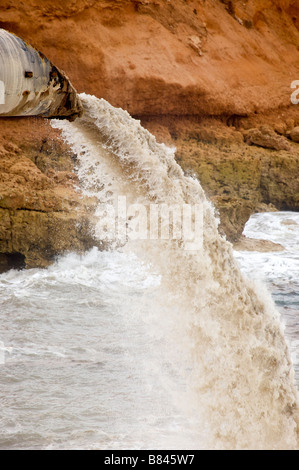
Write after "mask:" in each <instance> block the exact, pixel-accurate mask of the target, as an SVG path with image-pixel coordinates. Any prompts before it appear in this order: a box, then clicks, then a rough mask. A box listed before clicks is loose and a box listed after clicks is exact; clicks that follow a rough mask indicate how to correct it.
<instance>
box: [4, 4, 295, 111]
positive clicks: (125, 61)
mask: <svg viewBox="0 0 299 470" xmlns="http://www.w3.org/2000/svg"><path fill="white" fill-rule="evenodd" d="M0 26H1V27H3V28H5V29H8V30H10V31H12V32H15V33H17V34H19V35H20V36H22V37H23V38H25V39H26V40H28V41H29V42H31V43H32V44H33V45H34V46H36V47H37V48H38V49H40V50H41V51H42V52H43V53H44V54H45V55H46V56H47V57H48V58H49V59H50V60H52V62H53V63H55V64H56V65H57V66H58V67H60V68H61V69H62V70H64V71H65V72H66V73H67V75H68V76H69V77H70V79H71V81H72V83H73V84H74V86H75V87H76V88H77V89H78V91H80V92H83V91H84V92H86V93H91V94H95V95H96V96H98V97H103V98H105V99H107V100H108V101H109V102H110V103H111V104H113V105H114V106H121V107H123V108H125V109H127V110H128V111H129V112H130V113H131V114H133V115H155V114H159V115H161V114H171V115H173V114H175V115H194V114H195V115H198V114H214V115H219V114H226V115H248V114H250V113H254V112H262V111H264V110H266V109H275V108H277V107H281V106H288V105H289V104H290V93H291V91H290V84H291V82H292V81H293V80H296V79H299V50H298V48H299V31H298V26H299V1H298V0H232V1H229V0H113V1H95V0H73V1H65V2H61V1H58V0H51V1H50V0H43V2H40V1H39V0H28V1H26V2H21V1H16V0H1V5H0Z"/></svg>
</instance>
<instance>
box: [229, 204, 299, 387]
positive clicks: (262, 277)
mask: <svg viewBox="0 0 299 470" xmlns="http://www.w3.org/2000/svg"><path fill="white" fill-rule="evenodd" d="M244 235H246V236H247V237H248V238H253V239H257V240H270V241H272V242H274V243H279V244H280V245H281V246H282V250H281V251H272V252H271V251H268V252H264V253H263V252H258V251H250V252H249V251H243V252H236V253H235V256H236V257H237V259H238V260H239V262H240V265H241V269H242V271H243V272H244V273H245V274H246V275H247V276H248V277H249V278H251V279H253V280H255V281H257V282H258V283H260V285H266V286H267V288H268V289H269V291H270V292H271V293H272V296H273V299H274V301H275V303H276V305H277V308H278V309H279V311H280V313H281V316H282V322H283V323H284V325H285V334H286V337H287V341H288V344H289V347H290V351H291V354H292V361H293V364H294V368H295V372H296V383H297V387H298V388H299V213H298V212H270V213H261V214H254V215H253V216H251V218H250V220H249V221H248V222H247V224H246V226H245V229H244Z"/></svg>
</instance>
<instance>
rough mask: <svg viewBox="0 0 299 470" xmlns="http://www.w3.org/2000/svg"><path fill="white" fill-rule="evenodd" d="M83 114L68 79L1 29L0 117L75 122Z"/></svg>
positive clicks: (21, 41)
mask: <svg viewBox="0 0 299 470" xmlns="http://www.w3.org/2000/svg"><path fill="white" fill-rule="evenodd" d="M82 114H83V107H82V104H81V101H80V98H79V97H78V95H77V92H76V90H75V89H74V87H73V86H72V84H71V83H70V81H69V79H68V78H67V76H66V75H65V74H64V73H63V72H62V71H61V70H59V69H57V68H56V67H55V66H54V65H53V64H52V63H51V62H50V61H49V60H48V59H47V58H46V57H45V56H44V55H43V54H42V53H41V52H39V51H37V50H36V49H34V48H33V47H32V46H31V45H30V44H27V43H26V42H25V41H23V40H22V39H21V38H19V37H17V36H15V35H14V34H11V33H9V32H8V31H5V30H4V29H0V117H1V116H44V117H48V118H61V119H69V120H74V119H76V117H80V116H81V115H82Z"/></svg>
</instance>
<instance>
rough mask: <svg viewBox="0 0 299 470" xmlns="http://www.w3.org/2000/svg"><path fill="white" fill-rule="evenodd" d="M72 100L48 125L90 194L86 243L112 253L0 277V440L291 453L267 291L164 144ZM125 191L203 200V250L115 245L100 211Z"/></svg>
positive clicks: (292, 417)
mask: <svg viewBox="0 0 299 470" xmlns="http://www.w3.org/2000/svg"><path fill="white" fill-rule="evenodd" d="M81 97H82V101H83V104H84V107H85V115H84V117H83V118H81V119H78V120H76V121H75V122H74V123H69V122H62V121H61V122H59V121H56V122H53V126H55V127H57V128H60V129H61V130H62V132H63V136H64V138H65V140H66V141H67V142H68V143H69V145H70V146H71V147H72V149H73V151H74V153H76V155H77V158H78V175H79V179H80V182H81V186H82V189H83V191H84V192H85V193H86V194H89V195H92V196H95V197H96V198H97V199H98V201H99V204H98V210H97V214H96V215H97V217H98V223H97V224H96V226H95V235H96V236H97V237H98V238H99V239H100V240H104V241H105V240H106V242H109V243H108V244H107V247H108V246H109V247H110V250H109V251H107V252H102V253H100V252H98V251H97V250H93V251H92V252H91V253H90V254H88V255H87V256H85V257H82V258H80V257H78V256H74V255H70V256H68V257H65V258H63V259H61V260H59V261H58V262H57V263H56V264H55V265H54V266H53V267H51V268H49V269H48V270H45V271H40V270H33V271H28V272H27V271H26V272H20V273H16V272H14V271H13V272H11V273H9V274H5V275H2V276H1V277H0V279H1V289H2V292H3V295H2V294H1V296H0V298H1V311H3V312H4V315H3V328H2V330H1V331H3V334H2V337H3V339H2V338H1V339H2V341H3V343H4V348H5V358H6V360H5V364H4V367H3V366H2V369H1V371H2V372H3V375H2V383H1V390H2V392H1V393H2V396H3V400H2V404H3V410H4V412H3V414H2V420H3V426H2V447H14V446H15V447H23V448H28V447H47V448H57V447H58V448H69V447H83V448H85V447H88V448H90V447H93V448H110V449H118V448H131V449H132V448H186V449H188V448H189V449H194V448H197V449H206V448H210V449H247V448H249V449H250V448H251V449H253V448H254V449H295V448H297V400H298V397H297V392H296V388H295V385H294V369H293V365H292V362H291V357H290V353H289V350H288V347H287V344H286V341H285V336H284V333H283V328H282V325H281V321H280V315H279V313H278V311H277V310H276V308H275V306H274V302H273V301H272V299H271V296H270V293H269V292H266V291H259V289H257V287H256V285H255V284H254V283H253V282H251V281H249V280H248V281H247V280H246V279H245V278H244V277H243V275H242V273H241V271H240V269H239V265H238V262H237V261H236V259H235V257H234V254H233V250H232V247H231V245H230V244H229V243H227V242H226V241H225V240H224V239H222V238H221V237H220V236H219V234H218V231H217V220H216V219H215V217H214V211H213V207H212V206H211V205H210V204H209V202H208V201H207V200H206V198H205V195H204V193H203V190H202V188H201V186H200V184H199V182H198V181H197V180H195V179H192V178H189V177H187V176H184V174H183V171H182V170H181V168H180V167H179V166H178V165H177V163H176V162H175V159H174V150H172V149H168V148H167V147H165V146H163V145H159V144H157V143H156V141H155V139H154V137H153V136H152V135H151V134H149V133H148V132H147V131H145V130H144V129H143V128H142V127H141V126H140V123H139V122H138V121H135V120H134V119H132V118H131V117H130V116H129V115H128V114H127V113H126V112H124V111H123V110H121V109H115V108H113V107H112V106H110V105H109V104H108V103H107V102H105V101H104V100H98V99H97V98H95V97H90V96H87V95H82V96H81ZM124 195H125V196H126V198H127V200H128V201H129V202H130V203H131V202H135V203H139V204H143V205H146V204H161V203H166V204H178V205H179V206H180V205H183V204H191V205H192V204H200V205H201V208H202V212H203V221H204V231H203V247H202V249H199V250H197V251H188V250H186V249H185V248H186V244H185V240H164V239H163V240H128V242H127V243H126V244H125V245H124V246H118V245H119V240H118V239H117V237H116V239H115V240H113V238H112V236H111V235H113V234H111V233H109V230H108V232H107V227H106V225H105V223H104V221H105V217H106V215H107V214H106V215H105V208H107V207H108V205H109V204H110V205H111V204H113V203H114V202H115V200H116V199H117V198H118V197H119V196H124ZM106 222H107V219H106ZM110 228H111V226H110ZM111 240H113V243H111Z"/></svg>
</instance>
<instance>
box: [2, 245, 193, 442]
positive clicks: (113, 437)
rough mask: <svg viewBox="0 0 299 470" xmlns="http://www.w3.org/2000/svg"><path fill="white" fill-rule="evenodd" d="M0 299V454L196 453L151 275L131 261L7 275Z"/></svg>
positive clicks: (70, 263)
mask: <svg viewBox="0 0 299 470" xmlns="http://www.w3.org/2000/svg"><path fill="white" fill-rule="evenodd" d="M0 299H1V300H0V308H1V313H2V315H1V339H2V341H3V343H4V345H5V365H2V366H0V367H1V375H0V401H1V418H0V422H1V426H0V448H2V449H4V448H25V449H27V448H43V449H47V448H50V449H51V448H62V449H65V448H83V449H84V448H95V449H107V448H108V449H109V448H114V449H124V448H135V449H139V448H147V447H148V446H149V447H151V446H154V447H155V448H168V447H169V448H174V449H175V448H181V447H183V448H184V447H186V448H190V446H191V448H192V447H193V448H196V446H197V445H198V439H199V437H198V431H199V427H198V423H197V426H196V427H195V425H194V419H193V418H191V416H190V415H189V417H188V413H187V414H186V413H185V412H184V411H183V412H182V410H183V409H184V407H183V408H182V406H181V403H180V401H181V400H182V399H184V398H185V397H186V395H187V392H186V390H185V387H184V381H183V376H180V375H179V373H178V371H176V370H174V369H173V363H171V362H170V361H169V359H168V358H167V348H168V347H173V345H171V344H170V343H171V341H168V340H167V335H168V334H169V330H170V329H171V326H170V325H167V323H166V322H164V321H163V317H164V316H165V315H166V308H165V307H164V306H163V303H161V292H160V277H159V276H158V275H154V274H151V273H150V272H149V271H148V269H147V267H146V266H145V265H143V264H142V263H141V262H140V261H139V260H138V259H137V258H136V257H135V256H134V255H130V254H124V253H120V252H114V253H108V252H99V251H98V250H97V249H93V250H92V251H91V252H90V253H88V254H86V255H85V256H82V257H80V256H78V255H75V254H70V255H68V256H66V257H63V258H61V259H60V260H59V261H58V262H57V263H55V264H54V265H53V266H52V267H50V268H49V269H46V270H39V269H34V270H29V271H21V272H17V271H10V272H9V273H7V274H3V275H1V276H0Z"/></svg>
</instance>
